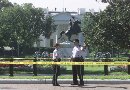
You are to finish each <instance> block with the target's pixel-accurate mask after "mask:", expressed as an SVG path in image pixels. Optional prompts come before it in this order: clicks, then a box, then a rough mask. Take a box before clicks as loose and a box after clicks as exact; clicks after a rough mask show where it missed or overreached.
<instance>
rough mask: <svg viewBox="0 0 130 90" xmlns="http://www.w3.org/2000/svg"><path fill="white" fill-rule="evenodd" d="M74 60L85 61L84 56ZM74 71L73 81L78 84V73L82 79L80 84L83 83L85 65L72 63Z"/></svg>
mask: <svg viewBox="0 0 130 90" xmlns="http://www.w3.org/2000/svg"><path fill="white" fill-rule="evenodd" d="M72 61H73V62H84V59H83V58H73V59H72ZM72 73H73V83H74V84H77V83H78V80H77V75H78V76H79V79H80V84H83V83H84V82H83V75H84V65H72Z"/></svg>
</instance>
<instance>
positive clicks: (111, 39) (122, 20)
mask: <svg viewBox="0 0 130 90" xmlns="http://www.w3.org/2000/svg"><path fill="white" fill-rule="evenodd" d="M129 12H130V4H129V3H127V2H122V1H118V2H115V3H114V4H113V5H109V6H108V7H107V8H106V9H105V10H104V11H101V12H100V13H95V14H91V13H89V14H88V13H87V14H86V15H85V17H84V18H85V19H84V27H83V30H84V31H85V32H86V35H87V37H86V40H87V41H88V43H89V44H93V45H95V46H96V47H97V48H98V49H102V50H103V51H109V50H110V49H111V48H117V49H128V48H129V45H130V31H129V30H130V18H129V17H130V13H129Z"/></svg>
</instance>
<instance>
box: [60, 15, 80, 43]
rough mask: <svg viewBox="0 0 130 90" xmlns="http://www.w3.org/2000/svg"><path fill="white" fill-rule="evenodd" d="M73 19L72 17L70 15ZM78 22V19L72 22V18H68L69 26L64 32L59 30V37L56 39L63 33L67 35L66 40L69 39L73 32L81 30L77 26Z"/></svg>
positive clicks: (76, 32)
mask: <svg viewBox="0 0 130 90" xmlns="http://www.w3.org/2000/svg"><path fill="white" fill-rule="evenodd" d="M72 18H73V19H74V17H72ZM79 24H81V22H80V21H78V20H76V21H74V22H72V20H71V19H70V21H69V25H70V28H69V29H68V30H67V31H66V32H64V31H61V33H60V37H59V38H58V39H60V38H61V37H62V35H63V34H65V35H66V36H67V37H68V41H71V36H72V35H73V34H76V35H77V34H78V33H80V32H81V28H80V26H79Z"/></svg>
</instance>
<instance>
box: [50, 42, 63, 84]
mask: <svg viewBox="0 0 130 90" xmlns="http://www.w3.org/2000/svg"><path fill="white" fill-rule="evenodd" d="M61 57H62V55H61V51H60V44H58V43H57V44H55V50H54V51H53V60H54V62H60V61H61ZM53 71H54V75H53V80H52V84H53V86H60V85H59V84H58V83H57V78H58V76H59V75H60V65H53Z"/></svg>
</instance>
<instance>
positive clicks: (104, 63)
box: [0, 62, 130, 65]
mask: <svg viewBox="0 0 130 90" xmlns="http://www.w3.org/2000/svg"><path fill="white" fill-rule="evenodd" d="M0 64H31V65H32V64H44V65H54V64H58V65H130V62H0Z"/></svg>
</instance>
